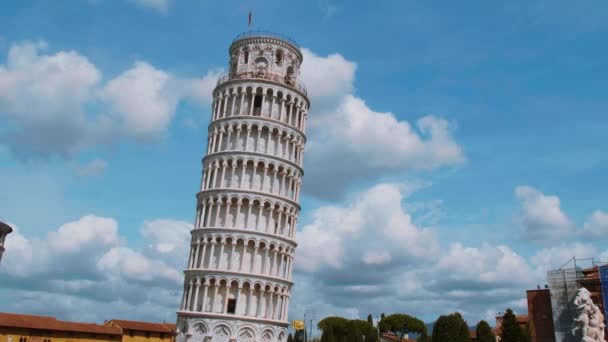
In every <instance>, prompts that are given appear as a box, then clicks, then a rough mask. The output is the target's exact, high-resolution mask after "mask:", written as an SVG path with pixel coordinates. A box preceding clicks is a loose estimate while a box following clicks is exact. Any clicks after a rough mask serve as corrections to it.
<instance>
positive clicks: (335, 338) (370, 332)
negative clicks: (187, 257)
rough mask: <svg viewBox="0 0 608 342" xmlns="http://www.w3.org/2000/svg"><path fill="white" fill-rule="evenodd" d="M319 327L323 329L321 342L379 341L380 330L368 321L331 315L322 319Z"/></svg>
mask: <svg viewBox="0 0 608 342" xmlns="http://www.w3.org/2000/svg"><path fill="white" fill-rule="evenodd" d="M317 327H318V328H319V329H321V330H322V331H323V334H322V335H321V342H350V341H353V342H363V336H365V342H377V341H378V331H377V330H376V328H374V327H373V326H371V325H370V324H369V323H368V322H367V321H364V320H360V319H352V320H349V319H346V318H343V317H336V316H330V317H326V318H324V319H322V320H321V321H319V323H318V324H317Z"/></svg>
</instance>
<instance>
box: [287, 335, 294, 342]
mask: <svg viewBox="0 0 608 342" xmlns="http://www.w3.org/2000/svg"><path fill="white" fill-rule="evenodd" d="M287 342H294V340H293V335H291V334H289V336H287Z"/></svg>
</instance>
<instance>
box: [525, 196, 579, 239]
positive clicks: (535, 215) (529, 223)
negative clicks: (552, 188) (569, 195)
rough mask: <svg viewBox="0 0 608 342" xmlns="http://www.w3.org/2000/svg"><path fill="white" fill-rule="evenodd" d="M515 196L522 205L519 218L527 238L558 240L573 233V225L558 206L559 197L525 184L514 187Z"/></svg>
mask: <svg viewBox="0 0 608 342" xmlns="http://www.w3.org/2000/svg"><path fill="white" fill-rule="evenodd" d="M515 196H516V197H517V199H518V200H519V201H520V204H521V206H522V214H521V217H520V220H521V223H522V225H523V227H524V229H525V234H526V237H527V238H528V239H532V240H558V239H561V238H564V237H566V236H568V235H569V234H572V233H573V231H574V225H573V224H572V222H571V221H570V219H568V217H567V216H566V214H564V212H563V211H562V209H561V208H560V201H559V197H557V196H547V195H545V194H543V193H542V192H540V191H538V190H537V189H535V188H534V187H531V186H526V185H521V186H518V187H517V188H515Z"/></svg>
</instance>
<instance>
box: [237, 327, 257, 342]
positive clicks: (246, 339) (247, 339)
mask: <svg viewBox="0 0 608 342" xmlns="http://www.w3.org/2000/svg"><path fill="white" fill-rule="evenodd" d="M237 342H256V338H255V329H253V328H251V327H248V326H244V327H241V329H240V330H239V332H238V334H237Z"/></svg>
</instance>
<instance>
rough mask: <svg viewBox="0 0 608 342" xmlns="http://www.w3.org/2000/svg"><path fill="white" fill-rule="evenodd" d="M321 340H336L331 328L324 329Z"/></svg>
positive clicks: (331, 341)
mask: <svg viewBox="0 0 608 342" xmlns="http://www.w3.org/2000/svg"><path fill="white" fill-rule="evenodd" d="M321 342H336V340H335V338H334V335H333V333H332V330H331V329H326V330H323V334H321Z"/></svg>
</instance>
